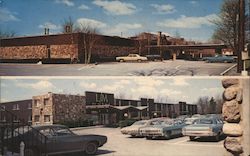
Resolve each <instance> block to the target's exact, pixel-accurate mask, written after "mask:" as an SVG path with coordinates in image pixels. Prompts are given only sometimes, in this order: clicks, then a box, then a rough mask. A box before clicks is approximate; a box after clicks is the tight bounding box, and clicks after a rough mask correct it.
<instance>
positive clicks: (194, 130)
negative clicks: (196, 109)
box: [182, 117, 223, 141]
mask: <svg viewBox="0 0 250 156" xmlns="http://www.w3.org/2000/svg"><path fill="white" fill-rule="evenodd" d="M222 127H223V121H222V120H221V119H220V118H213V117H211V118H201V119H197V120H196V121H195V122H194V124H192V125H189V126H186V127H184V128H183V129H182V134H183V135H185V136H189V138H190V140H191V141H193V140H194V139H195V138H196V137H213V138H214V139H215V140H216V141H218V140H219V139H220V136H221V135H222V134H223V131H222Z"/></svg>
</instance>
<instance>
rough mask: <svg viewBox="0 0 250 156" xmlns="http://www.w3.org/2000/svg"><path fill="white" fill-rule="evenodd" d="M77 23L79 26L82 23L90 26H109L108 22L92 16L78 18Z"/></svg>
mask: <svg viewBox="0 0 250 156" xmlns="http://www.w3.org/2000/svg"><path fill="white" fill-rule="evenodd" d="M76 23H77V25H78V26H81V25H84V26H85V25H86V26H89V27H91V28H98V29H100V28H104V27H106V26H107V24H106V23H103V22H101V21H98V20H95V19H90V18H79V19H77V20H76Z"/></svg>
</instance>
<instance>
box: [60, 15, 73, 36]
mask: <svg viewBox="0 0 250 156" xmlns="http://www.w3.org/2000/svg"><path fill="white" fill-rule="evenodd" d="M62 29H63V30H62V32H63V33H64V34H66V33H72V32H73V30H74V22H73V20H72V18H71V17H70V16H69V17H68V18H65V19H64V20H63V23H62Z"/></svg>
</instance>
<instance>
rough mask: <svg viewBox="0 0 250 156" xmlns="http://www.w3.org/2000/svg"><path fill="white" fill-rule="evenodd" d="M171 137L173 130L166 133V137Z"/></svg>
mask: <svg viewBox="0 0 250 156" xmlns="http://www.w3.org/2000/svg"><path fill="white" fill-rule="evenodd" d="M170 137H171V132H170V131H167V132H166V134H165V138H166V139H170Z"/></svg>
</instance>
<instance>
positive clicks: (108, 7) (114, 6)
mask: <svg viewBox="0 0 250 156" xmlns="http://www.w3.org/2000/svg"><path fill="white" fill-rule="evenodd" d="M93 4H95V5H97V6H99V7H101V8H103V9H104V10H105V11H106V13H107V14H111V15H131V14H133V13H134V12H135V11H136V6H134V5H133V4H131V3H125V2H121V1H118V0H115V1H107V0H94V1H93Z"/></svg>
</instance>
